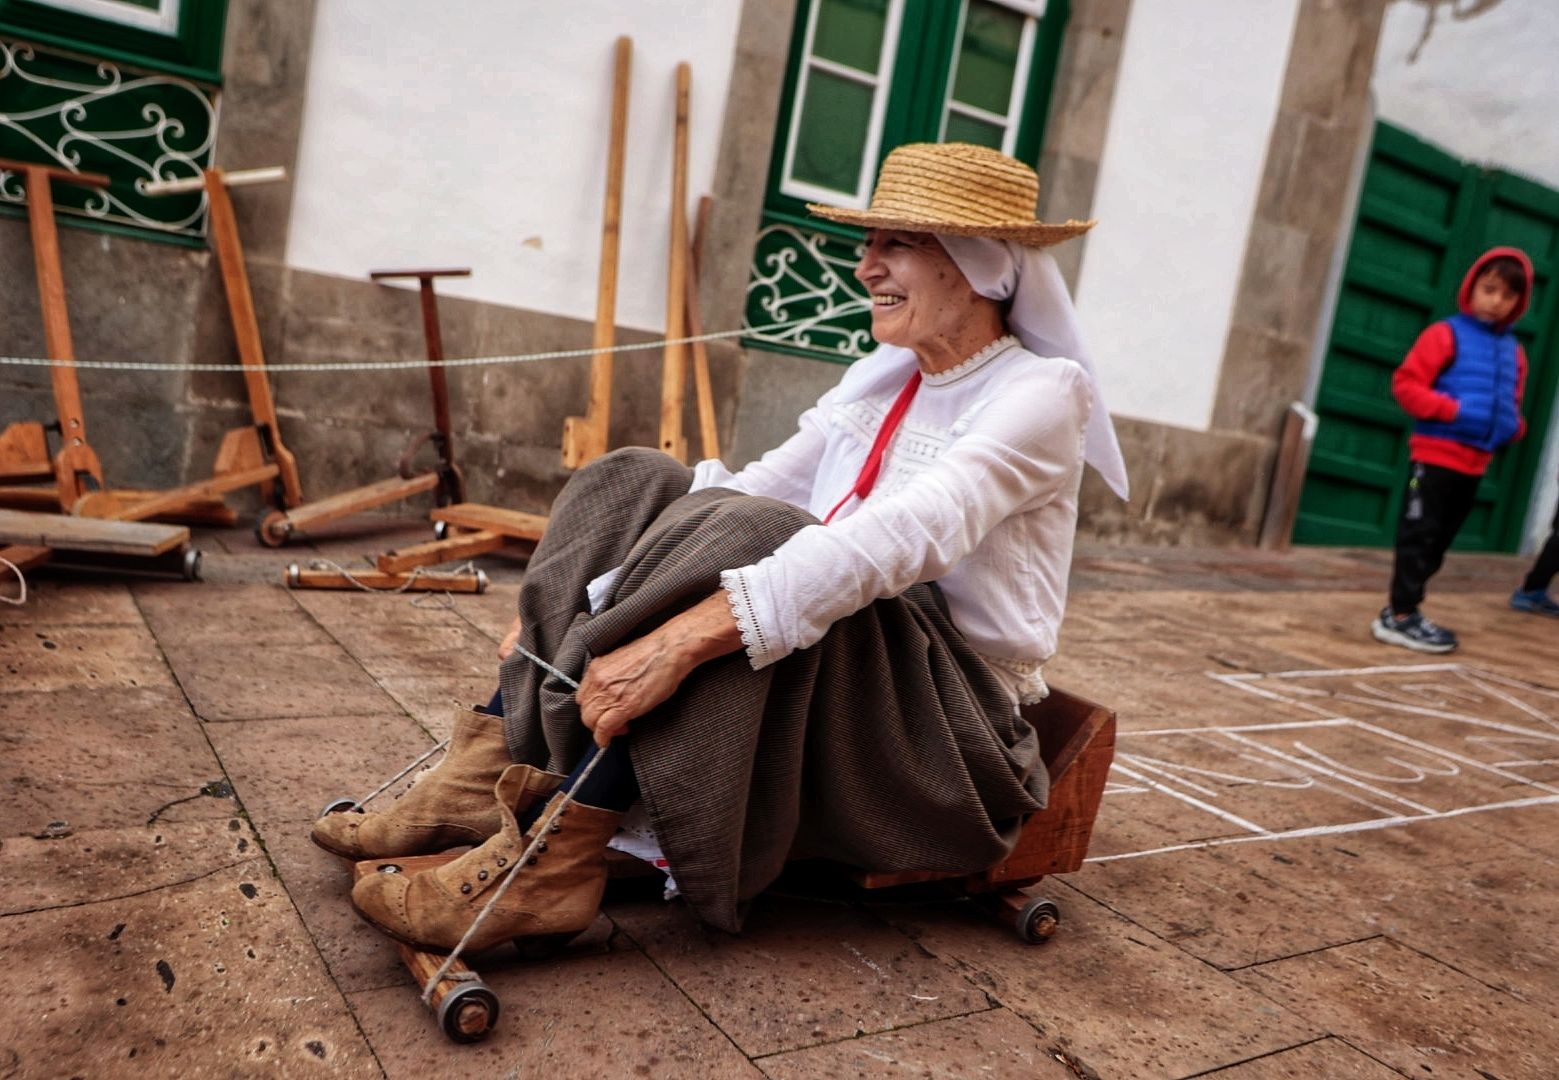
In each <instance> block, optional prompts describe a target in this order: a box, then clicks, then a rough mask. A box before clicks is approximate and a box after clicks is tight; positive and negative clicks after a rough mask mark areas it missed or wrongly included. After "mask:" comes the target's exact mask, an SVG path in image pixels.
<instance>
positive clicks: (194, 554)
mask: <svg viewBox="0 0 1559 1080" xmlns="http://www.w3.org/2000/svg"><path fill="white" fill-rule="evenodd" d="M202 559H204V556H203V555H201V553H200V551H199V550H197V549H196V548H190V549H189V550H188V551H186V552H185V553H184V563H183V565H182V566H181V567H180V569H181V570H183V572H184V580H185V581H199V580H200V563H201V560H202Z"/></svg>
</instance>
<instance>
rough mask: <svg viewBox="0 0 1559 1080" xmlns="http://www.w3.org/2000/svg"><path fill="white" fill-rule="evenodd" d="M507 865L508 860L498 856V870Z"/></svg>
mask: <svg viewBox="0 0 1559 1080" xmlns="http://www.w3.org/2000/svg"><path fill="white" fill-rule="evenodd" d="M508 865H509V860H508V859H505V858H504V857H503V856H502V855H500V856H498V868H499V869H500V870H501V869H503V868H504V867H505V866H508Z"/></svg>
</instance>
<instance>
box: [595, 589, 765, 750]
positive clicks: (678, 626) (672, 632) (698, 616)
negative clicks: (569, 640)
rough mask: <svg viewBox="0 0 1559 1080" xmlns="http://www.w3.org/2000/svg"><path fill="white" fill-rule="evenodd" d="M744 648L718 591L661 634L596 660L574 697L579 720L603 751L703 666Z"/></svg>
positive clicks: (657, 632)
mask: <svg viewBox="0 0 1559 1080" xmlns="http://www.w3.org/2000/svg"><path fill="white" fill-rule="evenodd" d="M741 647H742V635H741V631H740V630H738V629H737V626H736V620H735V619H734V618H733V617H732V616H731V605H730V603H729V602H728V601H727V600H726V598H725V591H724V590H723V589H716V590H715V591H714V592H713V593H712V594H711V595H709V596H708V597H705V598H704V599H703V600H701V601H699V602H698V603H697V604H695V605H694V606H692V607H690V608H688V609H687V610H686V611H684V612H683V613H682V614H680V615H678V616H676V617H675V618H673V619H671V620H669V621H668V622H666V623H665V624H664V625H663V626H661V627H660V628H659V629H657V630H652V631H650V632H649V633H648V634H645V635H644V636H643V637H641V638H637V639H635V640H633V641H630V642H628V644H626V645H623V646H622V647H621V648H617V649H613V650H612V651H611V652H609V653H607V654H606V655H605V656H599V657H597V658H596V659H594V660H592V661H591V662H590V666H589V667H588V668H586V669H585V677H584V679H583V680H582V681H581V682H580V684H579V692H578V693H577V694H575V695H574V699H575V700H576V701H578V702H579V718H580V720H582V721H583V722H584V725H585V727H587V728H589V729H590V730H591V731H593V732H595V742H596V745H597V746H605V745H606V744H607V743H609V742H611V741H612V740H613V739H614V738H616V737H617V736H618V735H621V734H622V733H623V732H625V731H627V730H628V725H629V723H631V722H632V721H634V720H637V719H638V718H639V717H641V716H643V715H644V714H645V713H647V712H649V711H650V710H651V709H653V708H654V707H655V706H657V705H659V704H661V703H662V702H664V701H665V700H666V699H668V698H669V697H671V695H672V694H674V693H676V692H677V687H679V686H681V685H682V680H683V679H685V678H687V677H688V675H689V674H691V673H692V671H693V669H694V668H696V667H698V665H699V664H702V663H703V662H704V661H705V660H713V659H714V658H715V657H717V656H724V655H725V654H727V653H733V652H735V651H736V650H737V649H740V648H741Z"/></svg>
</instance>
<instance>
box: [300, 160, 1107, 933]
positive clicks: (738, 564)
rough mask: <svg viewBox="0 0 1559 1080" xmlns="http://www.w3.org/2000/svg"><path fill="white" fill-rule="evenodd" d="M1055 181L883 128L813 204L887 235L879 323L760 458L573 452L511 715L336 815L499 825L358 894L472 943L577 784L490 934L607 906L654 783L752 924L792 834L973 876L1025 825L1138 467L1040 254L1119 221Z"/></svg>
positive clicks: (681, 874) (530, 581)
mask: <svg viewBox="0 0 1559 1080" xmlns="http://www.w3.org/2000/svg"><path fill="white" fill-rule="evenodd" d="M1037 197H1038V181H1037V179H1036V177H1035V175H1034V172H1033V170H1031V169H1030V168H1028V167H1027V166H1026V165H1023V164H1021V163H1020V162H1018V161H1015V160H1014V159H1012V158H1009V157H1006V156H1004V155H1002V154H999V153H997V152H995V151H992V150H987V149H985V148H982V147H977V146H971V145H965V144H943V145H930V144H922V145H913V146H904V147H900V148H899V149H897V150H895V151H893V152H892V153H891V154H890V155H889V156H888V159H887V161H886V162H885V163H884V165H883V169H882V175H881V177H880V178H879V182H878V186H877V189H876V191H875V193H874V195H873V198H872V203H871V207H870V209H868V210H866V211H856V210H843V209H835V208H827V207H817V206H814V207H812V208H811V209H812V210H813V212H814V213H817V214H819V215H820V216H822V217H825V218H830V219H832V220H836V221H843V222H848V223H851V224H856V225H862V226H865V227H866V228H867V230H868V232H867V239H866V243H865V246H864V248H863V249H862V255H861V261H860V265H859V266H858V267H857V269H856V271H855V273H856V277H857V278H858V279H859V280H860V281H861V283H862V284H863V285H865V286H866V289H867V291H868V292H869V293H870V295H871V300H872V309H871V310H872V335H873V337H875V338H876V340H877V341H878V342H879V343H880V346H879V348H878V349H877V350H876V351H874V352H873V353H871V354H870V355H869V356H867V357H865V358H864V359H862V360H861V361H859V362H858V363H856V364H855V365H854V366H852V367H851V368H850V369H849V371H848V372H847V373H846V375H845V377H844V379H843V380H842V381H841V382H840V384H839V385H838V386H836V387H835V388H834V389H833V390H831V391H829V392H828V393H827V394H825V395H823V397H822V399H821V400H820V401H818V403H817V405H816V407H814V408H812V409H810V410H808V411H807V412H806V413H805V414H803V416H802V417H801V420H800V427H799V430H798V431H797V432H796V434H795V435H794V436H792V437H791V438H790V439H789V440H788V441H787V442H785V443H784V444H783V445H782V446H780V447H778V448H777V449H775V450H773V451H771V452H770V453H768V454H766V455H765V456H764V457H763V458H762V459H761V460H759V461H757V462H755V463H753V464H751V465H749V466H748V467H747V468H745V469H743V470H742V471H741V472H739V473H736V474H734V475H733V474H731V473H730V472H728V471H727V470H726V469H725V468H724V467H722V466H721V465H720V463H719V462H718V461H705V462H702V463H700V464H699V465H698V467H697V468H696V469H692V470H689V469H687V468H685V467H684V466H682V465H680V464H679V463H677V462H675V461H673V460H672V459H671V458H669V457H666V456H664V455H662V454H659V453H658V452H655V451H648V450H623V451H618V452H616V453H613V454H609V455H607V456H606V457H604V458H601V459H599V460H598V461H596V462H595V463H593V464H591V465H589V466H587V467H586V468H584V469H582V470H580V471H579V472H578V473H576V474H575V476H574V477H573V478H572V479H571V480H570V482H569V483H568V485H567V486H566V487H565V488H564V490H563V492H562V493H561V494H560V495H559V497H558V499H557V501H556V503H555V504H554V505H553V508H552V517H551V521H550V524H549V527H548V530H547V534H546V537H545V538H544V539H543V540H542V542H541V544H540V545H539V546H538V548H537V550H536V553H535V556H534V558H533V559H532V560H531V564H530V569H529V572H528V573H527V574H526V578H525V582H524V585H523V587H522V589H521V591H520V601H519V607H520V619H519V621H518V622H517V623H516V627H515V632H514V634H513V635H511V641H510V642H506V643H505V645H506V648H507V647H508V646H510V645H511V644H512V643H513V640H514V639H517V640H518V643H519V644H520V646H521V648H520V649H516V650H514V651H513V652H512V653H511V654H510V655H508V656H507V658H506V659H505V660H504V662H503V664H502V667H501V669H500V686H501V690H500V695H499V698H497V699H495V704H497V703H499V702H500V701H501V712H502V721H501V723H500V721H499V719H498V717H496V716H491V715H488V713H484V712H480V711H472V712H470V713H467V714H465V715H463V716H462V717H461V718H460V719H459V721H458V722H457V725H456V728H455V732H454V736H453V739H452V742H451V748H450V752H449V754H448V755H447V756H446V758H445V760H444V762H443V763H442V764H441V765H440V766H439V767H438V768H437V769H435V770H432V771H431V772H429V773H427V774H425V775H424V778H423V779H422V780H421V781H420V782H419V783H418V784H417V785H416V786H415V787H414V788H412V790H411V791H410V793H408V794H407V795H406V796H405V797H403V798H402V799H401V800H399V801H398V802H397V803H396V804H395V805H394V807H393V808H392V809H391V810H390V811H388V812H387V813H383V814H363V815H358V814H345V815H336V816H332V817H327V818H324V819H321V820H320V821H319V822H318V823H317V824H316V826H315V829H314V838H315V840H316V841H317V842H318V843H320V844H321V845H322V846H324V847H326V848H328V849H329V850H332V851H335V852H337V853H339V854H342V855H346V856H349V857H356V858H380V857H387V856H400V855H406V854H413V853H417V852H425V851H437V850H442V849H444V848H447V847H452V846H456V845H459V844H477V845H479V846H477V847H476V848H474V849H473V850H472V851H470V852H468V853H466V854H465V855H462V856H460V857H459V858H458V859H456V860H454V861H453V862H450V863H448V864H446V865H444V866H442V867H439V868H437V869H434V870H428V871H424V872H423V873H420V874H416V875H412V876H406V875H370V876H368V877H365V878H364V879H363V880H362V881H360V882H359V883H358V884H357V886H356V887H355V888H354V890H353V894H352V899H353V903H354V904H355V905H356V907H357V909H358V911H359V912H360V913H362V914H363V915H364V916H365V917H366V918H368V919H370V920H371V921H373V922H374V923H376V924H377V925H378V926H380V927H381V928H382V929H384V930H385V931H386V932H387V933H389V934H391V935H393V936H395V937H397V938H399V939H401V940H404V941H407V942H410V943H413V944H417V945H423V946H429V947H434V948H445V949H448V948H451V947H453V946H454V945H455V943H456V942H458V941H459V940H460V938H461V936H462V935H463V934H465V933H466V931H467V930H468V929H469V928H470V927H471V924H472V922H473V920H474V919H475V918H476V916H477V913H478V912H479V911H481V910H482V909H483V908H484V907H486V906H487V904H488V901H489V900H490V899H491V898H492V896H493V893H494V890H495V888H496V886H497V884H498V882H499V881H500V879H502V878H503V877H504V876H505V874H506V873H507V872H509V870H510V868H511V867H512V864H513V863H514V861H515V860H516V859H518V858H520V857H521V856H522V855H523V854H524V852H525V851H526V849H527V847H529V846H530V844H531V842H532V841H533V840H534V839H535V837H534V836H533V835H532V833H531V832H530V830H531V829H532V826H533V825H534V824H535V823H536V822H537V821H538V820H540V821H544V822H545V821H547V820H549V819H548V818H543V817H541V815H542V814H543V812H544V811H545V808H546V807H547V806H550V805H555V804H556V803H557V802H558V801H559V800H561V799H562V795H561V794H560V793H558V788H559V785H561V787H562V789H563V790H567V791H569V792H570V801H569V802H568V805H567V806H566V808H564V810H563V816H561V817H559V818H557V819H555V820H552V823H551V824H550V826H548V830H549V831H548V832H547V833H546V834H544V835H543V837H542V843H540V844H538V845H537V846H536V849H535V854H534V855H533V856H532V858H531V865H526V866H523V867H521V868H520V869H519V871H518V873H517V876H516V877H515V880H514V882H513V887H512V888H510V889H508V891H507V892H506V893H505V894H504V895H502V896H501V897H500V899H499V902H498V903H497V904H496V905H494V907H493V909H492V911H491V912H490V913H489V914H488V916H487V917H486V918H485V919H484V920H483V922H482V925H481V926H480V927H479V929H478V932H477V933H476V934H475V935H474V936H473V938H472V940H471V941H470V942H469V944H468V947H470V948H482V947H485V946H487V945H491V944H494V943H496V942H499V941H502V940H503V939H505V938H511V937H520V936H533V935H547V936H566V935H569V934H572V933H575V932H578V931H580V930H582V929H584V928H585V927H586V926H588V925H589V924H590V922H591V920H592V919H593V918H594V916H595V912H596V909H597V906H598V904H599V902H600V897H601V892H602V888H603V887H604V883H605V863H604V847H605V845H606V843H607V842H608V840H610V838H611V837H612V835H613V833H614V832H615V830H616V829H617V827H618V824H619V821H620V819H621V816H622V813H623V812H624V811H625V810H627V809H628V808H629V806H630V805H632V804H633V803H634V802H637V801H641V800H642V803H643V807H644V810H645V812H646V814H647V816H648V819H649V823H650V825H651V827H652V828H653V831H654V833H655V836H656V838H657V839H658V841H659V843H660V845H661V848H662V849H663V851H664V853H665V855H666V857H667V859H668V860H669V863H670V866H671V868H672V870H673V872H674V874H675V877H676V880H677V883H678V885H679V887H680V889H681V892H682V894H683V896H684V897H686V899H687V902H688V904H689V906H690V907H691V908H692V909H693V911H694V912H695V913H696V914H697V915H698V916H699V917H701V918H702V919H704V920H705V921H707V922H709V923H711V924H713V925H715V926H718V927H722V928H725V929H729V930H736V929H738V928H739V927H740V923H741V911H742V903H743V902H744V901H746V900H748V899H750V898H751V897H753V896H754V895H755V894H757V893H758V892H759V891H760V890H762V889H763V888H764V886H765V885H767V884H768V883H769V882H770V881H772V880H773V879H774V877H775V876H776V875H777V874H778V873H779V871H780V869H781V867H782V865H783V864H784V862H785V860H786V858H787V857H788V856H790V855H791V854H792V853H793V852H804V853H806V854H808V855H813V856H822V857H827V858H831V859H835V860H838V861H841V862H845V863H848V864H852V865H856V866H861V867H866V868H870V869H874V870H881V871H890V872H891V871H898V870H926V871H942V872H949V873H961V872H975V871H978V870H981V869H984V868H986V867H988V866H990V865H992V864H994V863H996V862H997V861H999V860H1000V859H1001V858H1002V857H1003V856H1004V855H1005V854H1006V853H1007V852H1008V851H1009V850H1010V848H1011V846H1012V844H1013V843H1014V842H1015V840H1016V837H1017V832H1018V828H1019V825H1020V823H1021V820H1022V818H1023V816H1024V815H1026V814H1028V813H1029V812H1031V811H1034V810H1036V809H1038V808H1040V807H1042V806H1043V805H1044V803H1045V798H1046V794H1047V792H1046V785H1047V780H1046V773H1045V769H1044V767H1043V765H1042V763H1041V760H1040V753H1039V743H1038V739H1037V737H1036V735H1035V732H1034V731H1033V730H1032V729H1031V728H1030V727H1029V725H1028V724H1027V723H1026V722H1025V721H1024V720H1023V719H1022V718H1021V716H1020V715H1019V712H1018V705H1019V704H1020V703H1023V702H1033V701H1037V700H1039V699H1040V698H1042V697H1043V696H1044V694H1045V692H1046V691H1045V685H1044V681H1043V678H1042V676H1041V671H1040V669H1041V665H1042V664H1043V663H1044V662H1045V661H1046V660H1047V659H1048V658H1049V657H1050V656H1051V655H1052V653H1054V651H1055V646H1056V633H1057V629H1058V627H1059V625H1060V622H1061V614H1062V607H1063V604H1064V601H1065V596H1066V579H1067V571H1068V566H1069V563H1070V560H1071V552H1072V537H1073V532H1074V529H1075V525H1076V519H1077V493H1078V486H1079V483H1080V481H1081V476H1082V468H1083V461H1084V459H1085V457H1086V458H1087V459H1088V460H1089V461H1091V462H1093V463H1094V464H1095V466H1096V467H1098V468H1100V469H1101V471H1102V472H1103V474H1104V476H1105V478H1106V480H1107V481H1108V482H1110V484H1111V486H1112V487H1114V488H1115V489H1116V490H1117V491H1118V492H1119V493H1121V494H1122V496H1124V494H1125V477H1124V472H1123V469H1122V467H1121V463H1120V454H1119V450H1118V448H1117V446H1116V443H1115V438H1114V433H1113V431H1112V429H1111V428H1110V425H1109V420H1108V416H1107V414H1106V413H1105V412H1104V410H1103V408H1102V407H1101V406H1100V405H1099V403H1098V395H1097V387H1096V385H1095V382H1094V379H1093V377H1092V375H1091V373H1090V372H1089V370H1088V369H1087V368H1086V367H1085V366H1084V365H1085V364H1086V357H1085V355H1084V353H1083V349H1082V345H1081V341H1080V339H1079V335H1078V333H1077V330H1076V325H1075V317H1074V315H1073V312H1072V307H1071V302H1070V300H1069V298H1068V297H1067V294H1066V290H1065V287H1064V285H1063V284H1062V282H1061V279H1060V274H1059V272H1058V271H1057V270H1056V267H1055V264H1054V262H1053V260H1051V259H1050V258H1049V256H1048V255H1044V254H1043V253H1042V250H1041V249H1042V248H1044V247H1045V246H1048V245H1050V244H1053V243H1057V242H1059V241H1061V240H1065V239H1067V238H1070V237H1073V236H1077V235H1079V234H1081V233H1083V232H1085V231H1086V230H1087V229H1088V228H1090V227H1091V226H1092V224H1093V223H1092V222H1067V223H1066V224H1063V225H1050V224H1046V223H1044V222H1039V221H1036V220H1034V206H1035V203H1036V201H1037ZM522 627H523V629H521V628H522ZM532 657H535V658H544V659H546V660H547V661H550V663H551V664H552V665H553V666H554V667H555V668H556V669H557V672H555V673H549V672H548V671H546V670H543V668H542V667H541V666H539V665H538V664H536V663H535V662H534V661H533V659H532ZM558 673H562V674H566V675H568V676H569V677H570V678H578V679H579V687H578V690H577V692H575V691H574V690H573V688H572V687H571V686H570V685H569V684H568V682H567V681H565V680H564V679H561V678H559V677H558ZM491 711H493V712H497V711H499V710H498V709H492V710H491ZM591 733H593V738H594V742H595V744H596V746H597V747H600V748H602V749H601V750H600V751H599V754H598V756H599V760H595V755H592V754H591V753H590V752H589V741H590V738H591ZM586 762H589V763H590V764H592V765H593V768H591V769H589V770H588V772H587V770H586V769H585V767H584V766H585V763H586ZM515 763H518V764H515ZM544 768H545V769H552V770H556V771H555V772H543V771H542V769H544ZM570 768H572V769H573V770H574V771H573V774H572V775H571V776H569V777H564V776H562V775H561V774H562V773H563V772H564V771H566V770H568V769H570ZM581 777H584V780H583V782H582V783H581V782H579V779H580V778H581ZM549 795H550V796H551V800H552V802H551V803H549V802H548V799H547V796H549Z"/></svg>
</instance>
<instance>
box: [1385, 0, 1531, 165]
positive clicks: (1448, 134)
mask: <svg viewBox="0 0 1559 1080" xmlns="http://www.w3.org/2000/svg"><path fill="white" fill-rule="evenodd" d="M1456 6H1457V7H1460V8H1464V9H1470V8H1472V7H1473V5H1472V4H1468V3H1461V4H1458V5H1456ZM1427 18H1428V11H1427V9H1426V8H1425V6H1424V5H1422V4H1420V3H1409V2H1407V0H1397V2H1396V3H1393V4H1392V5H1391V6H1390V7H1389V8H1387V9H1386V19H1385V23H1384V24H1383V25H1382V27H1381V35H1380V48H1379V51H1378V52H1377V53H1376V58H1375V75H1374V80H1373V89H1374V92H1375V102H1376V110H1377V113H1378V115H1379V116H1380V118H1381V119H1382V120H1389V121H1390V122H1391V123H1393V124H1397V125H1399V126H1400V127H1405V128H1407V129H1408V130H1409V131H1411V132H1413V133H1414V134H1415V135H1418V136H1419V137H1420V138H1424V139H1428V140H1429V141H1430V142H1432V143H1434V144H1436V145H1437V146H1441V147H1444V148H1445V149H1446V150H1448V151H1450V152H1451V153H1453V154H1455V155H1456V156H1457V157H1460V158H1467V159H1468V160H1471V161H1480V162H1485V163H1487V164H1492V165H1497V166H1499V167H1500V168H1502V169H1508V170H1510V171H1513V172H1519V173H1524V174H1526V175H1528V176H1530V177H1532V178H1533V179H1535V180H1539V181H1541V182H1542V183H1545V184H1548V185H1550V186H1556V187H1559V122H1556V119H1555V112H1554V110H1555V106H1556V104H1559V3H1555V2H1554V0H1499V2H1498V3H1496V4H1495V5H1494V6H1492V7H1489V8H1487V9H1485V10H1484V11H1483V12H1481V13H1480V14H1478V15H1477V16H1475V17H1472V18H1466V19H1457V18H1455V17H1454V16H1453V14H1452V8H1451V6H1450V5H1445V6H1443V7H1442V8H1441V9H1440V14H1439V16H1438V18H1437V19H1436V20H1435V23H1434V27H1433V29H1432V31H1431V32H1430V35H1429V38H1428V40H1427V41H1425V42H1424V43H1423V46H1422V48H1421V49H1419V53H1418V58H1417V60H1416V61H1414V60H1411V54H1412V52H1413V49H1414V46H1415V45H1417V44H1418V42H1419V39H1420V37H1421V36H1422V34H1423V31H1424V26H1425V20H1426V19H1427Z"/></svg>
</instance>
